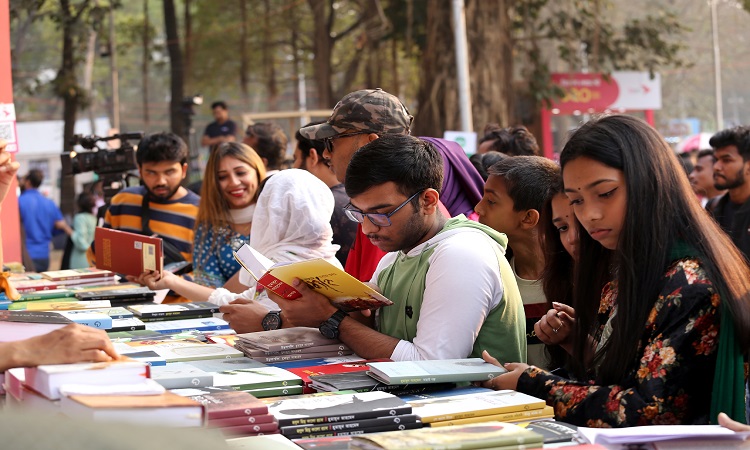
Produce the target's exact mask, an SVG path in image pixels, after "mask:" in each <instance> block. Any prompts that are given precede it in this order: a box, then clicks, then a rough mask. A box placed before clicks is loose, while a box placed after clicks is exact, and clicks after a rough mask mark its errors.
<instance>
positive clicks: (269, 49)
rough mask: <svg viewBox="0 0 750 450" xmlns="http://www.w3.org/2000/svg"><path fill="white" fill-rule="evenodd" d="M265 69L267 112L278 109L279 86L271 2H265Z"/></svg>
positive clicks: (266, 0) (265, 0)
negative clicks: (272, 31)
mask: <svg viewBox="0 0 750 450" xmlns="http://www.w3.org/2000/svg"><path fill="white" fill-rule="evenodd" d="M263 24H264V26H263V68H264V70H265V73H266V90H267V93H268V104H267V105H266V110H267V111H275V110H277V109H278V100H279V86H278V83H277V82H276V62H275V61H274V57H273V55H274V53H275V46H274V45H273V35H272V33H271V28H272V27H271V2H270V1H269V0H264V2H263Z"/></svg>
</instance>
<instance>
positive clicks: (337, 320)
mask: <svg viewBox="0 0 750 450" xmlns="http://www.w3.org/2000/svg"><path fill="white" fill-rule="evenodd" d="M348 315H349V314H347V313H345V312H344V311H342V310H340V309H339V310H338V311H336V312H335V313H333V315H332V316H331V317H329V318H328V320H326V321H325V322H323V323H321V324H320V326H319V327H318V329H319V330H320V334H322V335H323V337H326V338H328V339H336V338H338V337H339V325H340V324H341V321H342V320H344V317H346V316H348Z"/></svg>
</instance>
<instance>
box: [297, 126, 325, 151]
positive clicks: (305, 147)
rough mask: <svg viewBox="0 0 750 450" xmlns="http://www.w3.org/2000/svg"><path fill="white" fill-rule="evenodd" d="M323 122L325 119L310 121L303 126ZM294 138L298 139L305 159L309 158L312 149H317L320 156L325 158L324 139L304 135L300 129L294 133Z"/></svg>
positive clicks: (298, 146) (298, 144) (299, 147)
mask: <svg viewBox="0 0 750 450" xmlns="http://www.w3.org/2000/svg"><path fill="white" fill-rule="evenodd" d="M321 123H325V121H324V120H321V121H317V122H310V123H308V124H307V125H305V126H303V127H302V128H307V127H310V126H313V125H319V124H321ZM294 138H295V139H296V140H297V148H298V149H299V151H300V152H301V153H302V157H303V158H304V159H307V158H308V157H309V156H310V151H311V150H315V151H316V152H317V153H318V157H319V158H323V152H324V151H325V149H326V146H325V143H324V142H323V141H322V140H313V139H308V138H306V137H304V136H302V133H300V132H299V130H297V132H296V133H294Z"/></svg>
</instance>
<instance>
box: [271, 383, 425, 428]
mask: <svg viewBox="0 0 750 450" xmlns="http://www.w3.org/2000/svg"><path fill="white" fill-rule="evenodd" d="M268 410H269V412H270V413H271V414H273V415H274V416H276V419H277V420H278V421H279V426H281V427H285V426H290V425H305V424H321V423H329V422H345V421H352V420H359V419H370V418H374V417H386V416H396V415H404V414H410V413H411V411H412V408H411V406H410V405H408V404H407V403H406V402H404V401H403V400H401V399H400V398H398V397H396V396H395V395H392V394H389V393H387V392H359V393H354V394H342V395H327V396H309V397H300V398H289V399H280V400H279V401H277V402H274V403H273V404H270V405H269V406H268Z"/></svg>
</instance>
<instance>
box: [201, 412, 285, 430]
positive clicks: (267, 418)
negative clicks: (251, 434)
mask: <svg viewBox="0 0 750 450" xmlns="http://www.w3.org/2000/svg"><path fill="white" fill-rule="evenodd" d="M271 422H273V423H274V424H275V425H276V427H278V426H279V424H278V423H276V418H275V417H274V416H272V415H271V414H260V415H257V416H245V415H243V416H238V417H227V418H225V419H209V420H208V425H209V426H212V427H239V426H240V425H255V424H260V423H271Z"/></svg>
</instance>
